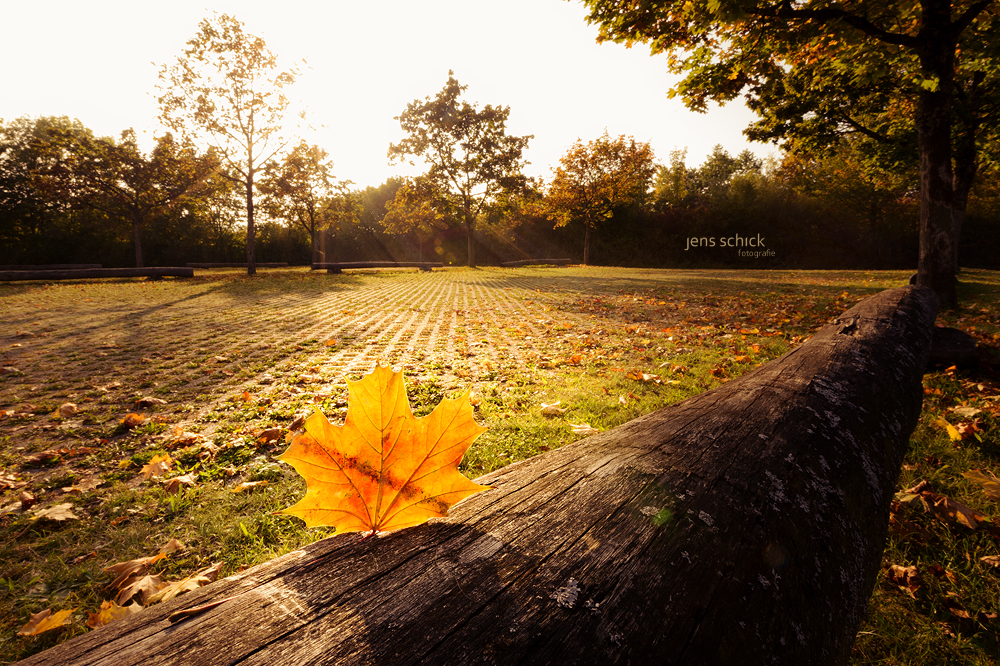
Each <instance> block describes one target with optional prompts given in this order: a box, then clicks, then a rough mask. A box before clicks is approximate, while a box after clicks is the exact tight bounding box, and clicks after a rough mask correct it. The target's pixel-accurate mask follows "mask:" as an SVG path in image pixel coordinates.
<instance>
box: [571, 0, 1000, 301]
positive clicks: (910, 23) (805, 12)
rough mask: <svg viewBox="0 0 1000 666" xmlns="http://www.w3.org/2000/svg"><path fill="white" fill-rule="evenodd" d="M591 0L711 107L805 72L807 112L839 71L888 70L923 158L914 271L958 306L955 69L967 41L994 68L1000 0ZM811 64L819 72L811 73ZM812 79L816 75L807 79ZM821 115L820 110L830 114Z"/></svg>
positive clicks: (686, 94) (857, 75) (607, 26)
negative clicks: (995, 10)
mask: <svg viewBox="0 0 1000 666" xmlns="http://www.w3.org/2000/svg"><path fill="white" fill-rule="evenodd" d="M585 4H586V5H587V6H588V7H589V8H590V14H589V16H588V20H589V21H590V22H592V23H597V24H598V25H599V29H600V34H599V38H598V39H599V40H608V39H610V40H614V41H623V42H626V43H634V42H649V43H650V45H651V49H652V52H653V53H654V54H655V53H668V54H669V60H668V61H669V63H670V66H671V68H672V69H673V70H674V71H675V72H685V73H686V74H687V76H686V78H684V79H683V80H682V81H681V82H680V83H679V84H678V86H677V87H676V88H675V89H674V90H673V91H672V94H679V95H681V96H682V97H683V98H684V100H685V103H686V104H687V105H688V106H689V107H691V108H693V109H696V110H704V109H705V108H706V104H707V102H708V101H709V100H715V101H718V102H721V103H724V102H726V101H729V100H732V99H735V98H736V97H738V96H740V95H742V94H745V95H746V96H747V97H748V100H749V101H748V104H749V105H750V106H751V108H754V109H755V110H757V111H758V113H759V112H761V110H762V106H766V105H767V103H768V101H769V99H772V98H773V97H769V96H768V94H765V93H766V92H767V91H768V90H771V89H775V87H776V86H782V85H784V83H786V82H788V81H798V83H799V84H800V94H799V96H798V99H799V100H800V101H802V102H803V104H802V106H801V107H800V109H799V111H800V112H801V115H802V117H803V118H806V119H808V118H809V116H810V114H813V113H815V109H816V108H819V107H821V106H822V104H823V102H822V99H823V98H826V99H827V100H829V99H831V95H830V94H829V92H830V91H829V90H827V89H825V86H824V85H822V84H824V83H829V84H831V86H833V87H834V89H836V86H837V84H838V83H839V82H840V81H839V79H841V78H842V79H844V80H846V81H847V83H849V84H850V85H855V84H858V83H861V84H866V85H867V84H868V83H873V82H879V81H882V82H883V83H885V84H886V85H887V86H892V87H894V88H895V89H896V90H898V91H901V92H902V93H904V94H905V99H906V100H907V101H909V102H910V103H911V104H912V107H911V108H912V111H911V113H912V118H913V124H914V127H915V128H916V134H917V144H918V154H919V159H920V190H921V206H920V253H919V257H920V258H919V265H918V270H917V283H918V284H920V285H925V286H928V287H930V288H931V289H933V290H934V291H935V293H937V295H938V297H939V298H940V299H941V302H942V305H943V306H944V307H948V308H954V307H956V306H957V295H956V285H955V261H954V246H955V233H954V232H955V222H954V220H955V218H956V207H955V205H956V202H955V187H954V182H953V169H952V154H953V151H952V132H953V115H954V113H955V111H956V77H957V72H958V71H959V67H960V66H961V65H962V63H964V62H966V60H968V59H969V58H968V57H967V56H966V55H965V53H969V54H972V59H973V60H978V62H977V63H976V66H977V67H978V68H979V69H981V70H983V71H989V70H991V69H995V66H996V57H995V53H994V52H995V49H996V45H997V39H996V30H995V27H996V21H997V20H998V18H997V17H996V16H994V15H993V14H992V13H991V12H987V11H986V9H987V8H988V7H989V6H990V4H991V2H989V1H987V0H980V1H978V2H962V3H958V2H956V3H954V4H953V3H952V2H951V0H920V2H918V3H917V2H915V3H891V2H885V1H880V2H866V3H856V2H846V1H833V2H819V1H818V0H807V1H806V2H799V3H791V2H785V1H780V2H768V1H762V0H755V1H751V2H737V1H736V0H692V1H690V2H687V1H685V2H681V1H680V0H661V1H657V2H644V3H631V2H625V1H624V0H585ZM960 53H961V54H962V55H960ZM819 61H824V62H827V63H830V65H831V70H832V71H829V72H828V71H826V70H822V69H818V68H816V67H813V65H814V64H815V63H817V62H819ZM804 72H810V73H816V74H818V75H819V77H820V78H819V79H818V80H817V79H806V78H805V77H803V76H801V74H803V73H804ZM810 81H813V82H816V81H818V82H819V83H818V84H817V85H811V86H810V85H808V83H809V82H810ZM848 89H849V88H848ZM873 94H874V91H873ZM961 95H962V93H959V94H958V96H959V97H961ZM777 97H779V98H780V97H781V95H778V96H777ZM832 98H833V99H835V100H838V101H839V102H840V103H841V106H843V103H844V102H848V101H850V98H849V97H845V96H843V95H834V96H833V97H832ZM874 100H875V98H874V97H871V96H868V95H866V96H864V97H862V98H859V99H858V101H859V102H864V103H866V104H871V103H872V102H873V101H874ZM872 108H875V107H874V106H873V107H872ZM831 111H832V110H831ZM817 115H818V116H819V117H820V118H821V119H822V117H823V115H824V114H822V113H820V114H817ZM827 115H830V114H827ZM841 115H842V116H845V115H846V117H847V118H850V114H843V113H842V114H841Z"/></svg>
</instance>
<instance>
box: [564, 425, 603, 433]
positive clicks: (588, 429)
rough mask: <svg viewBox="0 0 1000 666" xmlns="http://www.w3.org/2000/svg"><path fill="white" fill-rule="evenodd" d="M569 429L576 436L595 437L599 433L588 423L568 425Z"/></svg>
mask: <svg viewBox="0 0 1000 666" xmlns="http://www.w3.org/2000/svg"><path fill="white" fill-rule="evenodd" d="M569 429H570V430H572V431H573V433H574V434H576V435H584V436H590V435H596V434H597V433H599V432H601V431H600V430H598V429H597V428H594V427H592V426H591V425H590V424H589V423H570V424H569Z"/></svg>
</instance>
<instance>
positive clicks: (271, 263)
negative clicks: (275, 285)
mask: <svg viewBox="0 0 1000 666" xmlns="http://www.w3.org/2000/svg"><path fill="white" fill-rule="evenodd" d="M184 265H185V266H187V267H188V268H246V267H247V264H245V263H243V264H227V263H221V264H212V263H198V262H191V261H189V262H187V263H186V264H184ZM254 267H256V268H288V262H287V261H266V262H257V263H255V264H254Z"/></svg>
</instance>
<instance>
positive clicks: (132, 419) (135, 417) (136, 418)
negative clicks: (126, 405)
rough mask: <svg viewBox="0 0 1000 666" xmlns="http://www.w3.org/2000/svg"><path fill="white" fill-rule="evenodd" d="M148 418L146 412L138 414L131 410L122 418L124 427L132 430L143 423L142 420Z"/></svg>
mask: <svg viewBox="0 0 1000 666" xmlns="http://www.w3.org/2000/svg"><path fill="white" fill-rule="evenodd" d="M145 420H146V415H145V414H136V413H135V412H130V413H129V414H127V415H126V416H125V418H123V419H122V420H121V424H122V427H124V428H127V429H129V430H131V429H132V428H135V427H137V426H140V425H142V422H143V421H145Z"/></svg>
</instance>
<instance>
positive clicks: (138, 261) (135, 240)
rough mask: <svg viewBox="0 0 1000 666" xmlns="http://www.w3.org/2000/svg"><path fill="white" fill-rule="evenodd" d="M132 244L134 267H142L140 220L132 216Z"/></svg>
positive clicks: (136, 216)
mask: <svg viewBox="0 0 1000 666" xmlns="http://www.w3.org/2000/svg"><path fill="white" fill-rule="evenodd" d="M132 244H133V245H134V246H135V267H136V268H142V220H140V219H139V216H138V215H133V216H132Z"/></svg>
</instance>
